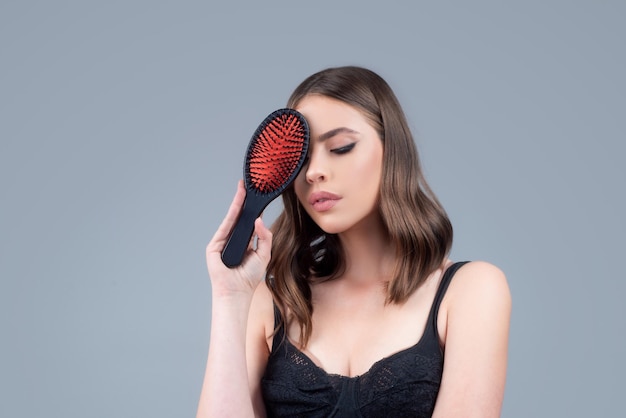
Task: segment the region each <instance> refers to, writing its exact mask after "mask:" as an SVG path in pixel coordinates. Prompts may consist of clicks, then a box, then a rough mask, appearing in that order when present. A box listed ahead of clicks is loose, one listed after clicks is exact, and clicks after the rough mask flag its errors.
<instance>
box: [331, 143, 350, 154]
mask: <svg viewBox="0 0 626 418" xmlns="http://www.w3.org/2000/svg"><path fill="white" fill-rule="evenodd" d="M355 145H356V142H353V143H351V144H348V145H346V146H344V147H339V148H333V149H331V150H330V152H332V153H335V154H346V153H348V152H350V151H352V148H354V146H355Z"/></svg>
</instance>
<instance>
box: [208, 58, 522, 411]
mask: <svg viewBox="0 0 626 418" xmlns="http://www.w3.org/2000/svg"><path fill="white" fill-rule="evenodd" d="M288 107H291V108H294V109H296V110H298V111H299V112H301V113H302V114H303V115H304V117H305V118H306V119H307V121H308V124H309V128H310V133H311V144H310V149H309V154H308V160H307V162H306V164H305V165H304V167H303V169H302V171H301V172H300V174H299V175H298V177H297V178H296V180H295V181H294V184H293V186H291V187H290V188H289V189H288V190H286V191H285V192H284V194H283V203H284V209H283V211H282V213H281V214H280V215H279V217H278V219H277V220H276V222H275V223H274V224H273V226H272V230H271V231H270V230H269V229H268V228H266V226H265V225H264V224H263V221H262V220H261V219H260V218H259V219H258V220H257V221H256V224H255V235H256V238H257V239H256V244H255V245H252V243H251V245H250V248H249V250H248V252H247V254H246V257H245V258H244V262H243V264H242V265H241V266H239V267H237V268H232V269H229V268H227V267H226V266H224V264H223V263H222V261H221V257H220V254H221V251H222V248H223V247H224V244H225V241H226V239H227V237H228V233H229V231H230V230H231V228H232V226H233V225H234V223H235V221H236V219H237V214H238V212H239V210H240V208H241V205H242V202H243V199H244V194H245V192H244V189H243V186H242V183H241V182H240V184H239V185H238V188H237V192H236V194H235V198H234V200H233V203H232V205H231V207H230V209H229V210H228V213H227V215H226V217H225V219H224V221H223V222H222V224H221V225H220V227H219V228H218V230H217V231H216V233H215V235H214V237H213V239H212V240H211V242H210V243H209V245H208V246H207V264H208V270H209V276H210V278H211V285H212V321H211V337H210V347H209V356H208V362H207V368H206V374H205V380H204V385H203V388H202V393H201V397H200V402H199V407H198V417H253V416H270V417H273V416H276V417H352V416H355V417H382V416H385V417H431V416H432V417H439V418H441V417H460V416H462V417H480V418H489V417H498V416H500V409H501V404H502V399H503V393H504V385H505V376H506V359H507V344H508V331H509V317H510V309H511V299H510V294H509V289H508V286H507V282H506V278H505V276H504V274H503V273H502V272H501V271H500V270H499V269H498V268H497V267H495V266H493V265H491V264H489V263H486V262H481V261H473V262H467V263H453V262H452V261H450V260H449V259H448V257H447V256H448V253H449V251H450V247H451V245H452V226H451V225H450V221H449V220H448V217H447V215H446V213H445V211H444V210H443V208H442V207H441V205H440V204H439V202H438V201H437V199H436V197H435V196H434V194H433V193H432V191H431V190H430V188H429V187H428V185H427V184H426V182H425V180H424V177H423V174H422V171H421V168H420V164H419V159H418V154H417V150H416V148H415V145H414V141H413V137H412V135H411V133H410V131H409V128H408V125H407V121H406V119H405V116H404V114H403V111H402V109H401V107H400V105H399V103H398V101H397V99H396V97H395V95H394V93H393V92H392V90H391V89H390V87H389V86H388V84H387V83H386V82H385V81H384V80H383V79H381V78H380V77H379V76H378V75H377V74H375V73H374V72H372V71H369V70H367V69H364V68H359V67H339V68H330V69H327V70H324V71H321V72H319V73H316V74H314V75H312V76H310V77H309V78H307V79H306V80H305V81H304V82H302V84H300V86H298V87H297V88H296V90H295V91H294V93H293V94H292V96H291V98H290V99H289V101H288ZM264 278H266V280H263V279H264Z"/></svg>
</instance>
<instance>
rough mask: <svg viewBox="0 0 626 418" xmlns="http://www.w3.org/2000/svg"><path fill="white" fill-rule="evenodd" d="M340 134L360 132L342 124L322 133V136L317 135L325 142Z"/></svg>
mask: <svg viewBox="0 0 626 418" xmlns="http://www.w3.org/2000/svg"><path fill="white" fill-rule="evenodd" d="M339 134H358V132H357V131H355V130H354V129H350V128H346V127H345V126H342V127H340V128H335V129H331V130H330V131H328V132H325V133H323V134H321V135H320V136H318V137H317V140H318V141H319V142H323V141H326V140H327V139H329V138H332V137H333V136H335V135H339Z"/></svg>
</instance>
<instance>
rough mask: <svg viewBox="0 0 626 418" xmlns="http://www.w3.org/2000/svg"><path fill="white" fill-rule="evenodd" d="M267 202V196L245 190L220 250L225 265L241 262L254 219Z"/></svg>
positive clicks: (232, 265)
mask: <svg viewBox="0 0 626 418" xmlns="http://www.w3.org/2000/svg"><path fill="white" fill-rule="evenodd" d="M268 203H269V201H268V199H267V198H262V197H259V196H256V194H255V193H254V192H250V191H248V192H247V194H246V198H245V200H244V202H243V207H242V208H241V212H240V213H239V218H238V219H237V222H236V223H235V226H234V228H233V230H232V231H231V233H230V236H229V237H228V241H226V246H225V247H224V249H223V250H222V261H223V262H224V264H225V265H226V266H227V267H237V266H238V265H240V264H241V261H242V260H243V256H244V255H245V253H246V250H247V249H248V245H249V244H250V239H251V238H252V233H253V232H254V221H255V220H256V219H257V218H258V217H259V216H260V215H261V212H262V211H263V209H265V207H266V206H267V205H268Z"/></svg>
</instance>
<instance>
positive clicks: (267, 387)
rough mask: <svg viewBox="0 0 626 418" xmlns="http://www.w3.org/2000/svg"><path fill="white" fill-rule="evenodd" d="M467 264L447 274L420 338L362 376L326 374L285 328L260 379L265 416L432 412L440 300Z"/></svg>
mask: <svg viewBox="0 0 626 418" xmlns="http://www.w3.org/2000/svg"><path fill="white" fill-rule="evenodd" d="M465 263H467V262H458V263H455V264H453V265H452V266H450V267H449V268H448V269H447V270H446V272H445V273H444V276H443V278H442V279H441V283H440V284H439V288H438V289H437V293H436V295H435V298H434V300H433V303H432V306H431V309H430V313H429V315H428V320H427V324H426V328H425V330H424V334H423V335H422V337H421V338H420V340H419V342H418V343H417V344H415V345H414V346H412V347H409V348H407V349H404V350H402V351H399V352H397V353H395V354H392V355H391V356H389V357H385V358H383V359H382V360H379V361H377V362H376V363H374V364H373V365H372V367H371V368H370V369H369V370H368V371H367V372H366V373H364V374H362V375H360V376H355V377H347V376H342V375H337V374H329V373H326V372H325V371H324V370H323V369H322V368H320V367H319V366H317V365H316V364H315V363H313V361H311V359H310V358H309V357H307V355H306V354H304V353H303V352H301V351H300V350H298V349H297V348H296V347H295V346H294V345H293V344H292V343H290V342H289V340H288V339H287V338H283V337H284V333H285V330H284V327H281V328H280V329H279V330H278V332H277V333H276V335H275V336H274V340H273V345H272V353H271V354H270V357H269V359H268V363H267V367H266V370H265V374H264V375H263V380H262V382H261V389H262V392H263V399H264V402H265V408H266V411H267V416H268V417H311V418H314V417H319V418H322V417H323V418H328V417H364V418H366V417H385V418H395V417H412V418H420V417H430V416H431V415H432V413H433V409H434V408H435V401H436V400H437V393H438V392H439V386H440V384H441V375H442V373H443V351H442V349H441V347H440V345H439V336H438V332H437V314H438V312H439V305H440V304H441V300H442V299H443V296H444V294H445V292H446V289H447V288H448V284H449V283H450V280H451V279H452V276H453V275H454V273H455V272H456V271H457V270H458V269H459V268H460V267H461V266H462V265H463V264H465ZM276 312H278V310H276Z"/></svg>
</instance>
